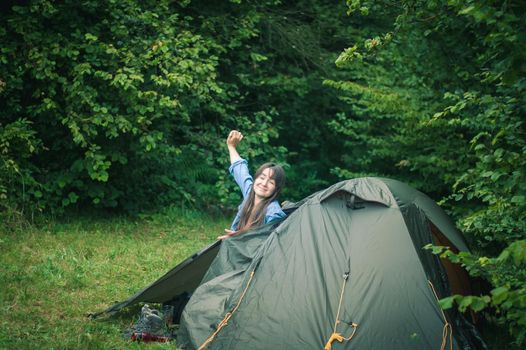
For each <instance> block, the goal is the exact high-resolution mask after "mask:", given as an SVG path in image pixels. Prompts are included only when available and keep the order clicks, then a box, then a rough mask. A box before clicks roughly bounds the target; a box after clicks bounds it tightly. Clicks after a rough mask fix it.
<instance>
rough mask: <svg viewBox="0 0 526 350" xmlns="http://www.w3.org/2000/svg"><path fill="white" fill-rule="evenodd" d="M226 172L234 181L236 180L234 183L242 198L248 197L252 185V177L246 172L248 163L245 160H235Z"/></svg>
mask: <svg viewBox="0 0 526 350" xmlns="http://www.w3.org/2000/svg"><path fill="white" fill-rule="evenodd" d="M228 171H229V172H230V174H232V176H233V177H234V180H236V183H237V184H238V186H239V188H240V189H241V193H242V194H243V198H245V197H246V196H248V194H249V193H250V190H251V189H252V184H253V183H254V180H253V179H252V176H251V175H250V173H249V172H248V162H247V161H246V160H245V159H239V160H236V161H235V162H234V163H232V165H230V167H229V168H228Z"/></svg>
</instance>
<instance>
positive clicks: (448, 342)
mask: <svg viewBox="0 0 526 350" xmlns="http://www.w3.org/2000/svg"><path fill="white" fill-rule="evenodd" d="M284 210H285V211H286V212H288V213H290V214H289V216H288V217H287V218H286V219H285V220H283V221H282V222H281V223H277V224H270V225H266V226H263V227H260V228H259V229H257V230H253V231H251V232H248V233H246V234H243V235H241V236H237V237H232V238H229V239H227V240H225V241H223V242H222V243H221V244H220V245H218V243H215V244H214V245H211V246H210V247H207V248H206V249H204V250H203V251H202V252H200V253H198V254H197V255H195V256H194V257H191V258H189V259H188V260H187V261H185V262H183V263H182V264H180V265H179V266H177V267H176V268H174V269H173V270H172V271H170V272H169V273H167V274H166V275H165V276H164V277H163V278H161V279H160V280H159V281H157V282H155V283H154V284H152V285H151V286H149V287H147V288H146V289H145V290H143V291H141V292H139V293H137V294H136V295H135V296H133V297H132V298H130V299H129V300H128V301H125V302H123V303H120V304H117V306H118V307H117V308H120V307H122V306H123V305H129V304H130V303H133V302H136V301H141V300H143V301H156V302H163V303H170V302H171V301H178V302H179V303H180V302H181V299H184V297H183V298H182V296H186V295H189V294H191V298H190V299H189V301H188V300H187V299H184V302H185V303H186V302H187V304H186V307H185V308H184V312H183V313H182V316H181V319H180V329H179V333H178V338H177V344H178V346H180V347H182V348H183V349H198V348H206V349H232V350H233V349H324V348H325V349H331V347H332V349H333V350H338V349H364V350H365V349H366V350H372V349H382V350H383V349H404V350H405V349H440V348H447V349H449V348H452V349H485V348H486V347H485V345H484V343H483V342H482V340H481V339H480V337H479V336H478V333H477V331H476V330H475V329H474V327H473V326H472V325H471V324H470V323H469V322H468V321H467V320H466V318H465V317H464V315H462V314H460V313H458V312H456V311H454V310H448V311H447V312H443V311H442V310H441V308H440V307H439V304H438V299H439V298H442V297H445V296H448V295H451V293H452V292H454V293H462V292H464V293H466V292H467V293H469V292H470V291H469V281H468V279H467V275H466V274H465V272H464V271H463V270H462V269H460V268H459V267H458V266H454V265H452V264H448V263H445V262H443V261H441V260H440V259H439V258H438V257H436V256H435V255H433V254H431V253H430V252H429V251H428V250H425V249H422V247H423V246H425V245H426V244H428V243H435V244H440V245H447V246H450V247H452V248H453V249H456V250H461V251H462V250H467V246H466V243H465V241H464V239H463V237H462V235H461V234H460V233H459V232H458V231H457V230H456V228H455V226H454V224H453V223H452V222H451V220H450V219H449V218H448V217H447V215H446V214H445V213H444V212H443V211H442V210H441V209H440V208H439V207H438V205H436V203H434V202H433V201H432V200H431V199H429V197H427V196H426V195H424V194H422V193H421V192H418V191H416V190H415V189H412V188H410V187H409V186H407V185H405V184H403V183H401V182H398V181H394V180H390V179H384V178H360V179H353V180H348V181H343V182H340V183H337V184H335V185H333V186H331V187H329V188H328V189H326V190H323V191H320V192H317V193H315V194H313V195H311V196H309V197H308V198H306V199H304V200H302V201H300V202H298V203H294V204H289V205H286V206H285V207H284ZM218 248H219V249H218ZM212 256H215V258H214V259H213V261H211V258H212ZM210 262H211V263H210ZM194 265H195V267H194ZM203 275H204V276H203ZM191 276H195V278H192V277H191ZM197 281H200V283H197ZM185 285H186V287H185ZM160 289H162V291H161V290H160ZM156 291H157V292H156ZM145 293H146V294H150V295H156V296H159V295H162V297H155V298H150V297H144V294H145ZM114 310H116V309H114ZM349 338H350V339H349Z"/></svg>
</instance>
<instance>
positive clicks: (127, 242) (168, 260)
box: [0, 209, 229, 349]
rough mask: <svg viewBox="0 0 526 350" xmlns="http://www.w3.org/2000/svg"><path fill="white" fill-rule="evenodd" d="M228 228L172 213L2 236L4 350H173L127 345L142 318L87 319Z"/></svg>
mask: <svg viewBox="0 0 526 350" xmlns="http://www.w3.org/2000/svg"><path fill="white" fill-rule="evenodd" d="M228 225H229V220H228V219H223V218H220V219H217V218H211V217H208V216H206V215H199V214H197V213H194V212H188V211H181V210H177V209H171V210H166V211H165V212H163V213H162V214H156V215H149V216H146V217H143V218H141V219H129V218H114V219H79V218H77V219H72V220H70V221H69V222H53V223H48V224H46V225H41V226H40V227H30V228H28V229H25V230H18V231H16V232H9V233H6V232H0V284H1V286H0V323H1V325H0V349H124V348H126V349H140V348H144V347H146V346H147V348H148V349H175V348H176V346H175V345H174V344H137V343H135V342H130V341H127V340H124V339H123V337H122V331H123V330H124V329H125V328H126V327H128V326H129V325H131V323H132V322H133V321H134V320H135V318H136V316H137V315H138V311H137V312H134V310H131V311H130V312H129V313H128V314H127V315H126V314H125V315H121V316H119V317H113V318H109V319H103V320H100V321H99V320H97V321H92V320H90V319H89V318H88V317H87V315H88V314H89V313H93V312H97V311H101V310H103V309H105V308H106V307H108V306H110V305H111V304H113V302H115V301H121V300H124V299H126V298H128V297H129V296H130V295H132V294H133V293H135V292H137V291H138V290H139V289H142V288H143V287H145V286H146V285H148V284H150V283H151V282H153V281H155V280H156V279H157V278H158V277H160V276H162V275H163V274H164V273H165V272H166V271H168V270H169V269H170V268H172V267H173V266H175V265H176V264H178V263H179V262H181V261H182V260H184V259H185V258H187V257H188V256H190V255H191V254H192V253H194V252H196V251H197V250H199V249H201V248H202V247H204V246H205V245H207V244H209V243H211V242H213V241H214V240H215V237H217V236H218V234H220V233H221V232H222V231H223V228H225V227H227V226H228ZM0 227H1V226H0ZM0 229H1V228H0Z"/></svg>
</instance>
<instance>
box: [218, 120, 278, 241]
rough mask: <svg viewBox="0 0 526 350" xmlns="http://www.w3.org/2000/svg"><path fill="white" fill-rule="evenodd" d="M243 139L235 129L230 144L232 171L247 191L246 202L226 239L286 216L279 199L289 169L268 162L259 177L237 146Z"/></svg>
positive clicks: (231, 132)
mask: <svg viewBox="0 0 526 350" xmlns="http://www.w3.org/2000/svg"><path fill="white" fill-rule="evenodd" d="M242 139H243V134H241V133H240V132H239V131H237V130H232V131H230V133H229V134H228V138H227V140H226V143H227V145H228V153H229V154H230V168H229V171H230V174H232V175H233V176H234V179H235V180H236V182H237V184H238V185H239V187H240V188H241V193H242V194H243V203H241V205H240V206H239V209H238V212H237V214H236V217H235V218H234V221H233V222H232V225H231V227H230V229H225V234H224V235H223V236H219V237H217V239H225V238H228V237H231V236H236V235H239V234H241V233H243V232H245V231H248V230H249V229H251V228H254V227H257V226H260V225H263V224H266V223H269V222H271V221H274V220H277V219H281V218H284V217H285V216H286V215H285V213H284V212H283V210H281V206H280V205H279V203H278V201H277V200H276V198H277V196H278V194H279V192H280V191H281V189H282V187H283V183H284V182H285V172H284V171H283V168H282V167H281V166H279V165H276V164H273V163H265V164H263V165H262V166H261V167H259V169H258V170H257V171H256V175H255V177H254V178H255V180H254V179H252V176H250V173H249V171H248V163H247V161H246V160H245V159H243V158H241V157H240V156H239V153H238V152H237V145H238V144H239V142H241V140H242Z"/></svg>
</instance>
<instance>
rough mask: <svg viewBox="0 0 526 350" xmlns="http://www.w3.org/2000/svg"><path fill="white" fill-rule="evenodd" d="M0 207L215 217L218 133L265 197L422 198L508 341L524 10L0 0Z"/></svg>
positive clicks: (524, 210)
mask: <svg viewBox="0 0 526 350" xmlns="http://www.w3.org/2000/svg"><path fill="white" fill-rule="evenodd" d="M3 6H4V7H5V9H4V11H2V14H0V23H1V26H0V40H1V41H2V43H3V45H2V48H1V49H0V101H1V102H2V106H3V108H2V109H1V110H0V215H1V217H2V219H3V220H5V221H9V220H10V219H11V218H12V217H13V216H17V215H25V216H28V215H31V214H32V213H34V212H40V211H41V212H44V213H45V214H46V215H49V214H50V213H52V214H53V213H57V214H61V213H64V212H67V211H69V210H77V211H84V210H93V209H103V210H108V209H112V210H116V211H126V212H131V213H137V212H141V211H144V210H148V209H151V208H159V207H162V206H164V205H168V204H177V205H181V206H195V207H198V208H209V209H213V208H216V209H217V208H219V209H222V210H224V209H225V208H233V207H234V206H235V205H236V204H237V202H238V201H239V195H238V193H237V192H236V189H235V187H234V185H233V184H232V182H231V180H230V179H229V177H228V174H227V172H226V167H227V166H228V159H227V157H226V149H225V147H224V138H225V136H226V134H227V132H228V130H229V129H231V128H237V129H240V130H241V131H243V132H244V133H245V135H246V141H244V142H243V144H242V148H241V153H242V154H243V155H244V156H246V157H248V158H249V159H250V161H251V165H252V166H255V165H257V164H258V163H261V162H262V161H265V160H268V159H272V160H275V161H278V162H280V163H282V164H283V165H284V166H285V167H286V169H287V176H288V182H287V186H286V191H285V193H284V196H283V197H284V198H283V199H285V198H287V199H290V200H299V199H301V198H302V197H303V196H305V195H308V194H310V193H312V192H313V191H315V190H318V189H321V188H322V187H323V186H326V185H328V184H330V183H332V182H334V181H337V180H338V179H343V178H348V177H357V176H363V175H381V176H388V177H393V178H397V179H400V180H402V181H405V182H408V183H410V184H412V185H413V186H415V187H417V188H419V189H421V190H422V191H424V192H426V193H428V194H430V195H431V196H432V197H433V198H435V199H437V200H440V199H441V200H442V202H441V204H442V205H443V206H444V208H446V209H447V210H448V211H449V212H450V213H451V214H452V215H453V216H454V218H455V219H456V220H457V222H458V225H459V227H461V228H462V229H463V231H464V232H465V233H466V235H467V237H468V239H469V240H470V243H471V246H472V247H473V254H467V253H462V254H460V255H455V254H453V253H452V252H450V251H448V250H446V249H443V248H440V247H435V248H434V252H435V253H437V254H441V255H442V256H445V257H446V256H447V257H448V258H449V259H452V260H454V261H457V262H459V263H462V264H464V265H465V266H466V268H467V269H468V270H469V271H470V273H471V274H472V275H474V276H481V277H483V278H485V279H486V280H487V281H488V282H489V283H490V284H491V286H492V287H491V288H490V290H489V291H488V292H486V293H485V294H483V295H479V296H473V297H469V298H462V297H460V296H454V297H452V298H450V299H447V300H445V302H444V306H445V307H451V306H452V305H453V304H454V303H453V302H457V303H458V304H459V305H460V307H461V308H466V307H472V308H473V309H476V310H481V309H484V308H486V309H487V308H492V310H494V314H495V315H496V316H497V319H498V321H499V322H501V323H502V324H504V325H505V327H507V328H508V329H509V330H510V334H511V335H512V339H513V341H515V343H516V344H521V343H523V342H524V337H525V335H526V276H524V273H523V272H524V267H525V264H526V253H525V251H526V249H525V242H526V178H525V177H526V174H525V172H526V132H525V129H524V120H526V118H525V108H526V107H525V106H526V94H525V89H526V78H525V76H526V75H525V72H526V65H525V63H524V62H526V57H525V56H526V34H525V32H526V31H525V28H524V27H525V23H526V21H525V18H524V17H525V16H524V13H526V5H525V4H524V3H522V2H518V1H503V2H494V1H482V0H466V1H459V0H433V1H419V0H404V1H400V2H397V3H393V2H391V1H385V0H364V1H361V0H348V1H347V6H345V4H343V3H342V4H335V3H334V2H329V1H324V0H320V1H314V0H300V1H296V2H294V3H291V2H281V1H275V0H266V1H265V0H263V1H257V2H246V1H239V0H237V1H235V0H231V1H210V2H206V3H201V2H192V1H190V0H188V1H176V2H173V1H138V0H126V1H96V0H86V1H83V2H82V3H79V2H75V1H70V0H66V1H61V2H54V1H50V0H33V1H11V2H7V5H3Z"/></svg>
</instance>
